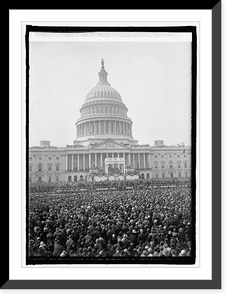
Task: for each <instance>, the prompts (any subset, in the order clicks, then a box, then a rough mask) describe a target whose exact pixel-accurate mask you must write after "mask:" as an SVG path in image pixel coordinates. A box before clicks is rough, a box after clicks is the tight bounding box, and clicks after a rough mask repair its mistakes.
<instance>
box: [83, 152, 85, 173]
mask: <svg viewBox="0 0 232 300" xmlns="http://www.w3.org/2000/svg"><path fill="white" fill-rule="evenodd" d="M83 169H84V170H85V154H83Z"/></svg>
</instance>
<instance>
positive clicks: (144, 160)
mask: <svg viewBox="0 0 232 300" xmlns="http://www.w3.org/2000/svg"><path fill="white" fill-rule="evenodd" d="M143 168H144V169H146V153H143Z"/></svg>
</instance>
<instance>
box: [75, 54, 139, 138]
mask: <svg viewBox="0 0 232 300" xmlns="http://www.w3.org/2000/svg"><path fill="white" fill-rule="evenodd" d="M107 75H108V73H107V72H106V70H105V66H104V60H103V59H102V60H101V70H100V72H99V73H98V76H99V81H98V83H97V84H96V86H95V87H94V88H92V89H91V90H90V91H89V92H88V94H87V96H86V98H85V101H84V104H83V105H82V107H81V109H80V114H81V117H80V118H79V119H78V120H77V121H76V123H75V125H76V140H75V141H74V142H75V144H76V143H79V142H83V141H87V140H90V139H91V140H93V139H95V140H100V139H102V140H104V139H107V138H113V139H115V140H120V141H122V140H123V139H125V141H126V143H128V140H133V138H132V121H131V119H130V118H128V116H127V111H128V109H127V107H126V105H125V104H124V103H123V102H122V97H121V95H120V94H119V92H118V91H117V90H116V89H114V88H113V87H112V86H111V85H110V84H109V82H108V81H107Z"/></svg>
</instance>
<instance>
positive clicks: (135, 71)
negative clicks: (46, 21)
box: [25, 25, 197, 265]
mask: <svg viewBox="0 0 232 300" xmlns="http://www.w3.org/2000/svg"><path fill="white" fill-rule="evenodd" d="M25 39H26V59H25V69H26V75H27V77H26V91H27V93H26V119H27V124H26V129H25V132H26V187H25V189H26V200H25V204H26V205H25V211H26V232H25V249H26V251H25V256H26V257H25V258H26V264H27V265H37V264H40V265H41V264H43V265H46V264H161V265H162V264H172V265H173V264H174V265H194V264H195V263H196V218H197V216H196V160H197V157H196V128H197V120H196V109H197V105H196V104H197V100H196V95H197V85H196V82H197V72H196V65H197V50H196V49H197V36H196V28H195V27H194V26H179V27H174V26H173V27H167V26H163V27H160V26H157V27H155V26H153V27H144V28H142V29H141V28H139V27H138V28H136V27H134V28H133V27H128V28H126V27H121V28H117V27H112V28H110V27H106V28H91V27H89V28H86V27H79V28H78V27H62V26H47V27H46V26H32V25H30V26H27V32H26V36H25Z"/></svg>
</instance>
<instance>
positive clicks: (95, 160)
mask: <svg viewBox="0 0 232 300" xmlns="http://www.w3.org/2000/svg"><path fill="white" fill-rule="evenodd" d="M94 164H95V168H96V167H97V153H95V159H94Z"/></svg>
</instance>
